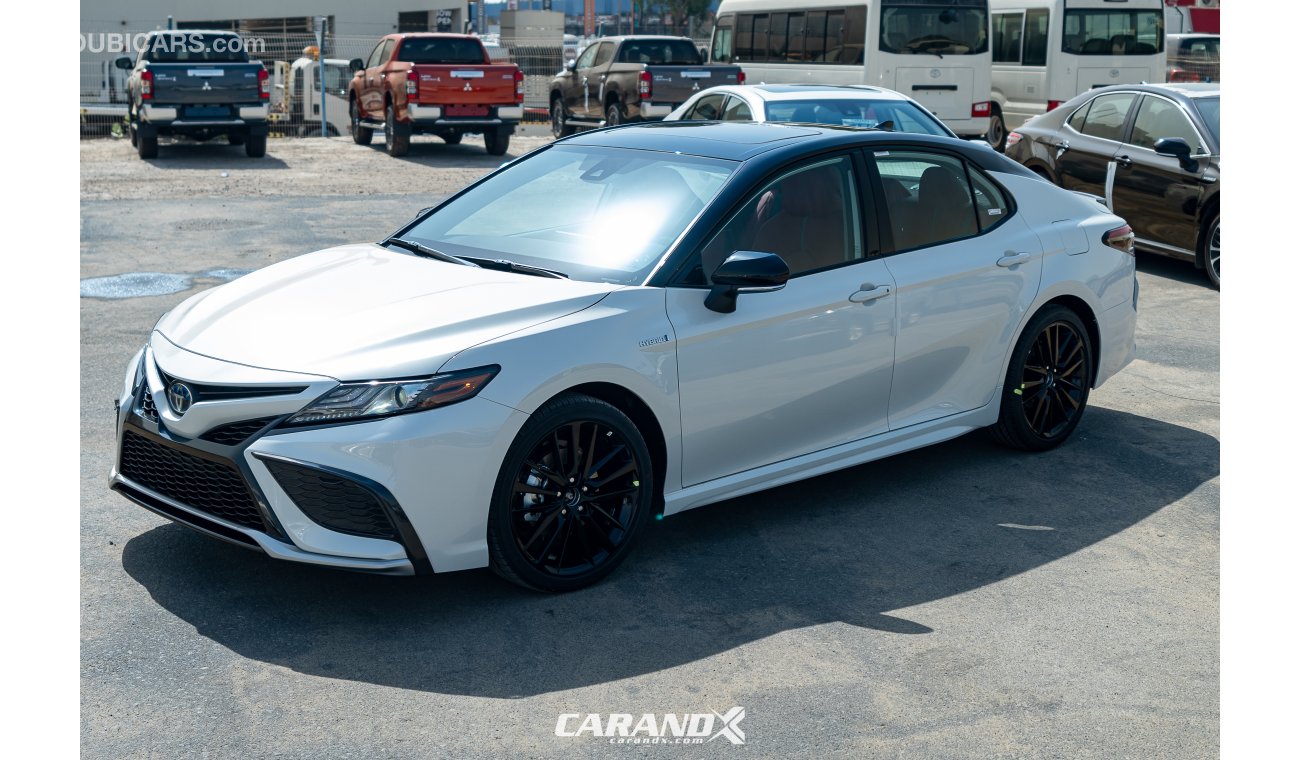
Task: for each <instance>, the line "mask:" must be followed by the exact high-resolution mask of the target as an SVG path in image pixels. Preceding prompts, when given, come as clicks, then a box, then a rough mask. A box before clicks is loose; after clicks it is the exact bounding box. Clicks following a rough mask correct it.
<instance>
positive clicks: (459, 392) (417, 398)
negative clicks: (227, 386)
mask: <svg viewBox="0 0 1300 760" xmlns="http://www.w3.org/2000/svg"><path fill="white" fill-rule="evenodd" d="M500 371H501V367H499V366H497V365H495V364H494V365H492V366H490V367H477V368H475V369H466V370H459V371H457V372H448V373H446V374H442V375H434V376H433V377H427V378H421V379H417V380H372V381H370V382H368V383H344V384H343V385H340V386H339V387H337V388H335V389H334V390H332V391H330V392H329V393H326V394H325V395H324V396H321V397H320V398H318V399H316V400H315V401H313V402H311V404H309V405H308V406H307V408H306V409H303V410H302V411H301V412H298V413H297V414H295V415H294V416H292V417H290V418H289V419H288V421H286V422H285V424H286V425H312V424H316V423H321V422H341V421H346V420H360V419H368V418H373V417H388V416H391V415H394V414H406V413H407V412H420V411H423V410H425V409H433V408H435V407H439V406H447V405H448V404H454V403H456V402H458V401H464V400H466V399H470V398H473V397H474V396H475V395H477V394H478V392H479V391H481V390H483V386H485V385H487V384H488V381H490V380H491V379H492V378H494V377H496V374H497V373H498V372H500Z"/></svg>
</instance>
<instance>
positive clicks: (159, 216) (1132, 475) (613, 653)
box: [80, 137, 1219, 760]
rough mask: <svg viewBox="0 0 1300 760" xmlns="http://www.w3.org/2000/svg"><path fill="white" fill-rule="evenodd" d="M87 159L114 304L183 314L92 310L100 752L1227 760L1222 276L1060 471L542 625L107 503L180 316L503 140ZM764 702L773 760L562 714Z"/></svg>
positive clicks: (979, 445) (1095, 417)
mask: <svg viewBox="0 0 1300 760" xmlns="http://www.w3.org/2000/svg"><path fill="white" fill-rule="evenodd" d="M544 142H545V138H544V137H535V138H521V137H517V138H516V141H515V144H514V145H513V146H512V150H511V151H510V152H511V154H513V155H518V154H519V153H521V152H522V151H524V150H527V149H530V148H531V147H535V146H536V145H539V144H542V143H544ZM377 144H378V143H377ZM81 156H82V163H81V184H82V202H81V240H82V249H81V268H82V277H83V278H99V277H108V276H115V275H123V274H131V273H157V274H164V275H178V276H177V277H174V278H170V279H164V280H163V281H164V282H168V283H171V284H172V285H173V287H178V288H183V289H182V290H180V291H179V292H174V293H170V294H166V295H157V296H139V297H128V298H83V299H82V300H81V386H82V394H81V398H82V406H81V505H80V511H81V666H82V671H81V674H82V675H81V706H82V711H81V727H82V733H81V748H82V754H83V756H85V757H95V758H99V757H165V758H172V757H230V756H239V757H294V758H298V757H301V758H323V757H329V758H336V757H357V758H370V757H425V756H427V757H455V758H472V757H485V758H487V757H511V758H524V757H633V756H656V757H715V756H720V757H728V756H734V757H740V756H745V757H809V758H823V757H855V758H866V757H870V758H892V757H907V758H915V757H922V758H1002V757H1006V758H1027V757H1030V758H1094V757H1095V758H1107V759H1108V760H1109V759H1111V758H1129V757H1131V758H1143V759H1144V760H1145V759H1146V758H1178V759H1179V760H1185V759H1186V758H1201V757H1217V755H1218V741H1219V733H1218V732H1219V728H1218V726H1219V707H1218V705H1219V692H1218V683H1219V665H1218V663H1219V649H1218V636H1219V629H1218V608H1219V593H1218V588H1219V585H1218V584H1219V576H1218V545H1219V544H1218V539H1219V477H1218V475H1219V293H1218V292H1217V291H1215V290H1213V289H1212V288H1210V287H1208V286H1207V284H1206V283H1205V281H1204V279H1203V278H1202V276H1201V275H1200V273H1198V272H1196V271H1195V270H1194V269H1192V268H1191V267H1190V265H1186V264H1182V263H1179V262H1174V261H1170V260H1166V259H1160V258H1157V257H1153V256H1148V255H1140V256H1139V280H1140V282H1141V289H1142V290H1141V301H1140V307H1139V322H1138V336H1137V338H1138V352H1139V358H1138V359H1137V361H1135V362H1134V363H1133V364H1132V365H1130V366H1129V367H1128V368H1127V369H1126V370H1124V371H1123V372H1122V373H1121V374H1120V375H1118V376H1117V377H1115V378H1113V379H1111V380H1110V381H1109V382H1107V383H1106V385H1104V386H1103V387H1102V388H1100V389H1099V390H1096V391H1094V393H1093V394H1092V397H1091V399H1090V406H1089V409H1088V411H1087V413H1086V415H1085V417H1084V419H1083V421H1082V424H1081V425H1080V427H1079V429H1078V430H1077V431H1076V433H1075V435H1074V437H1073V438H1072V439H1071V440H1070V441H1069V442H1068V443H1067V444H1066V445H1064V446H1062V447H1060V448H1059V449H1056V450H1054V451H1052V452H1048V453H1045V454H1039V455H1026V454H1021V453H1016V452H1011V451H1007V450H1004V449H1000V448H997V447H996V446H994V445H992V444H991V443H989V442H987V441H986V440H985V439H984V438H983V437H982V436H981V435H978V434H972V435H967V436H964V437H962V438H959V439H957V440H954V441H951V442H949V443H946V444H942V445H938V446H934V447H930V448H927V449H923V450H920V451H916V452H912V453H909V454H905V455H902V456H898V457H894V458H891V459H887V460H884V461H880V462H876V463H872V464H867V465H863V466H860V467H855V468H852V469H849V470H844V471H841V472H838V473H834V474H831V475H827V476H823V477H819V478H815V479H812V480H808V481H804V482H801V483H796V484H792V485H788V486H784V487H781V488H777V489H774V490H771V491H767V492H764V493H760V494H755V495H751V496H746V497H743V498H739V499H734V500H731V501H728V502H725V503H722V504H717V505H714V506H711V507H707V508H704V509H700V510H695V511H691V512H687V513H684V514H681V515H678V516H674V517H671V518H668V519H666V520H664V521H663V522H660V523H654V524H653V528H652V530H651V531H650V533H649V534H648V535H647V536H646V537H645V540H644V541H643V543H642V544H641V545H640V546H639V547H638V548H637V550H636V551H635V552H634V553H633V555H632V556H631V557H630V558H629V560H628V561H627V563H626V564H624V565H623V566H622V567H621V568H620V569H619V570H618V571H617V572H616V573H615V574H614V575H613V576H611V577H610V578H609V579H608V580H606V581H605V582H602V583H601V584H599V585H597V586H596V587H594V588H591V589H588V590H585V591H582V592H579V593H575V594H569V595H564V596H540V595H536V594H531V593H528V592H524V591H521V590H519V589H516V588H514V587H512V586H510V585H507V584H506V583H504V582H503V581H500V580H499V579H497V578H496V577H495V576H493V575H492V574H491V573H490V572H488V571H486V570H481V571H470V572H462V573H454V574H449V575H440V576H434V577H429V578H383V577H372V576H364V575H356V574H349V573H345V572H340V571H333V570H327V569H320V568H312V567H302V566H295V565H290V564H287V563H283V562H277V561H274V560H270V559H267V558H265V557H262V556H259V555H257V554H255V553H253V552H249V551H245V550H241V549H239V548H237V547H233V546H229V545H226V544H223V543H220V542H216V541H214V540H211V539H208V538H206V537H203V536H201V535H198V534H196V533H193V532H191V531H189V530H187V529H185V528H182V527H179V526H177V525H174V524H171V523H169V522H167V521H166V520H163V519H161V518H158V517H155V516H154V515H153V514H151V513H149V512H147V511H145V510H143V509H141V508H139V507H136V506H134V505H132V504H131V503H129V502H127V501H126V500H125V499H123V498H122V497H120V496H117V495H116V494H113V493H111V492H109V491H108V489H107V487H106V479H107V473H108V471H109V467H110V465H111V461H112V456H113V440H114V439H113V427H112V422H113V414H112V400H113V397H114V394H115V393H116V391H117V389H118V388H119V387H120V385H121V382H122V376H123V374H124V372H125V363H126V361H127V360H128V358H129V357H130V356H131V354H132V353H133V352H134V351H135V350H136V349H138V348H139V346H140V345H141V343H142V342H143V340H144V338H145V336H146V334H147V333H148V331H149V329H150V327H151V326H152V325H153V323H154V322H155V320H156V319H157V318H158V316H159V315H161V314H162V313H163V312H164V311H166V310H167V309H169V308H171V307H172V306H173V305H175V304H176V303H179V302H180V301H181V300H183V299H184V298H185V297H186V296H188V295H191V294H193V293H194V292H197V290H198V289H200V288H204V287H211V286H213V285H215V284H218V283H220V282H222V281H224V278H227V277H230V276H234V275H237V274H238V273H239V272H240V271H243V270H248V269H253V268H257V267H260V266H264V265H266V264H270V263H272V262H275V261H279V260H283V259H285V258H289V257H291V256H295V255H298V254H301V253H305V252H309V251H312V250H316V249H319V248H323V247H326V246H329V245H334V244H338V243H345V242H354V241H362V240H376V239H378V238H380V237H381V236H383V235H384V234H386V233H387V232H389V231H391V230H392V229H394V228H395V227H396V226H397V225H399V224H400V223H401V222H403V221H405V220H406V219H408V218H410V217H411V216H412V215H413V214H414V213H415V212H416V211H417V210H418V209H420V208H423V207H424V206H427V205H429V204H430V203H432V202H434V201H436V200H437V199H438V198H440V197H443V196H445V195H446V194H447V193H450V192H452V191H454V190H455V189H456V188H457V187H459V186H460V185H461V184H464V183H465V182H467V181H469V180H470V179H472V178H473V177H475V176H478V175H480V174H481V173H483V172H485V171H488V170H490V169H491V168H493V167H495V166H497V165H498V164H499V163H500V162H501V160H504V159H497V158H493V157H489V156H486V155H485V154H484V153H483V152H482V148H481V142H479V143H477V144H476V141H475V140H474V139H473V138H467V139H466V140H465V142H464V143H463V144H462V145H459V146H454V147H453V146H446V145H443V144H442V143H441V142H439V141H438V140H436V138H424V139H421V138H417V139H416V141H415V143H414V145H413V148H412V150H411V154H410V156H408V157H407V158H406V159H392V158H390V157H388V156H386V155H384V154H383V153H382V152H380V151H379V149H378V148H377V147H373V148H364V147H361V146H355V145H352V144H351V143H350V142H348V141H346V140H319V139H317V140H299V141H288V140H286V141H276V142H273V143H272V145H271V147H270V156H269V157H268V158H267V159H247V158H245V157H244V156H243V153H242V151H241V150H240V149H238V148H230V147H227V146H220V145H178V146H173V147H168V146H164V147H163V149H162V153H161V155H160V158H159V159H157V160H154V161H140V160H139V159H138V158H136V157H135V155H134V152H133V151H132V150H131V148H130V146H129V144H127V143H125V142H124V141H120V140H116V141H115V140H87V141H83V142H82V143H81ZM223 173H224V175H223ZM157 281H158V280H157V278H153V279H146V281H145V284H146V285H147V284H151V283H154V284H156V282H157ZM110 282H115V283H116V284H118V285H121V284H122V283H121V282H120V281H110ZM83 284H85V283H84V281H83ZM92 284H93V283H92ZM101 284H102V283H101ZM126 285H127V286H131V285H132V283H131V282H129V281H128V282H127V283H126ZM129 290H130V287H128V288H127V292H129ZM96 292H102V291H96ZM733 706H743V707H744V708H745V710H746V715H745V718H744V719H743V721H742V722H740V723H738V725H739V727H740V728H741V729H743V731H744V733H745V735H746V744H745V745H744V746H735V745H732V744H731V743H729V742H727V741H725V739H723V738H719V739H718V740H716V741H713V742H711V743H708V744H704V745H696V746H675V745H667V746H664V745H659V746H620V745H611V744H609V743H608V742H607V741H606V740H603V739H595V738H592V737H590V736H584V737H582V738H567V737H557V736H555V727H556V722H557V719H558V718H559V716H560V715H561V714H562V713H579V714H586V713H632V714H634V715H637V716H638V717H639V715H640V714H641V713H667V712H672V713H703V712H709V711H717V712H718V713H724V712H725V711H727V710H728V709H729V708H731V707H733ZM575 725H576V724H575ZM571 727H572V726H571Z"/></svg>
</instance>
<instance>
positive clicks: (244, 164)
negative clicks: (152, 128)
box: [142, 141, 289, 172]
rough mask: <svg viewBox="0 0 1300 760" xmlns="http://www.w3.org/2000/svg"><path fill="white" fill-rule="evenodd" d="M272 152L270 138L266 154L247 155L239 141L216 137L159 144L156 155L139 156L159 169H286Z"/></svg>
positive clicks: (240, 170)
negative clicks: (237, 142) (232, 141)
mask: <svg viewBox="0 0 1300 760" xmlns="http://www.w3.org/2000/svg"><path fill="white" fill-rule="evenodd" d="M274 153H275V142H274V141H270V144H269V145H268V146H267V149H266V155H265V156H263V157H262V158H249V157H248V156H246V155H244V146H242V145H227V144H226V143H224V142H219V141H213V142H204V143H194V142H179V143H174V144H165V143H164V144H160V145H159V146H158V157H157V158H146V159H142V160H143V161H144V162H145V163H147V164H149V165H150V166H154V167H157V168H159V169H209V170H211V169H219V170H222V171H231V172H242V171H265V170H267V169H288V168H289V165H288V164H286V163H285V162H284V161H281V160H280V159H278V158H276V157H275V155H274Z"/></svg>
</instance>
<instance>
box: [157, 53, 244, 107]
mask: <svg viewBox="0 0 1300 760" xmlns="http://www.w3.org/2000/svg"><path fill="white" fill-rule="evenodd" d="M261 70H262V65H261V64H259V63H150V64H149V71H151V72H153V102H154V103H158V104H173V103H178V104H194V105H203V104H213V105H230V104H235V103H258V102H260V101H261V99H262V98H261V89H260V87H259V85H258V78H257V75H258V72H259V71H261Z"/></svg>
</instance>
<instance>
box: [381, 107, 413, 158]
mask: <svg viewBox="0 0 1300 760" xmlns="http://www.w3.org/2000/svg"><path fill="white" fill-rule="evenodd" d="M384 147H385V148H386V149H387V150H388V155H390V156H392V157H393V158H401V157H402V156H405V155H406V154H407V153H409V152H410V150H411V133H410V132H407V131H405V130H404V129H402V125H401V124H398V123H397V114H396V112H395V111H394V109H393V105H392V103H389V104H388V108H386V109H385V110H384Z"/></svg>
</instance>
